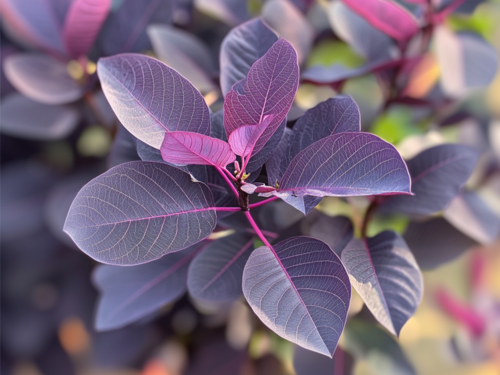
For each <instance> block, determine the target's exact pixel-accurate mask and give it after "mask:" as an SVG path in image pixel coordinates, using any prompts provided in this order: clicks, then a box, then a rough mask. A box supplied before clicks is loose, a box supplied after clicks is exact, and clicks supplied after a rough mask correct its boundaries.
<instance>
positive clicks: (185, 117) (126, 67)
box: [97, 54, 210, 149]
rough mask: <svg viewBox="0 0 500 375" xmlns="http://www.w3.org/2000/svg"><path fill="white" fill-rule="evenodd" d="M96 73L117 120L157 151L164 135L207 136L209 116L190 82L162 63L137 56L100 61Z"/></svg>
mask: <svg viewBox="0 0 500 375" xmlns="http://www.w3.org/2000/svg"><path fill="white" fill-rule="evenodd" d="M97 73H98V74H99V78H100V80H101V84H102V88H103V91H104V94H105V95H106V97H107V98H108V101H109V103H110V104H111V107H112V108H113V110H114V111H115V113H116V115H117V117H118V119H119V120H120V121H121V123H122V124H123V125H124V126H125V127H126V128H127V130H128V131H129V132H130V133H132V134H133V135H134V136H136V137H137V138H138V139H140V140H141V141H143V142H145V143H147V144H148V145H150V146H153V147H154V148H157V149H159V148H160V146H161V144H162V142H163V138H164V137H165V133H166V132H167V131H188V132H195V133H200V134H205V135H209V134H210V113H209V110H208V107H207V105H206V104H205V100H204V99H203V96H201V94H200V92H199V91H198V90H196V89H195V88H194V87H193V85H191V83H189V81H187V80H186V79H185V78H184V77H182V76H181V75H180V74H179V73H177V72H176V71H175V70H173V69H171V68H169V67H168V66H166V65H165V64H163V63H162V62H160V61H158V60H156V59H153V58H151V57H147V56H144V55H138V54H123V55H117V56H113V57H107V58H103V59H100V60H99V63H98V66H97Z"/></svg>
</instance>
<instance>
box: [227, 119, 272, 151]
mask: <svg viewBox="0 0 500 375" xmlns="http://www.w3.org/2000/svg"><path fill="white" fill-rule="evenodd" d="M273 118H274V116H273V115H269V116H265V117H264V120H263V121H262V122H261V123H260V124H258V125H244V126H241V127H239V128H238V129H236V130H235V131H234V132H232V133H231V135H230V136H229V140H228V142H229V145H230V146H231V150H233V151H234V153H235V154H236V155H239V156H243V157H247V156H252V155H255V154H256V153H257V152H259V151H260V150H261V149H258V148H257V147H256V144H257V142H258V140H259V139H260V137H261V136H262V133H264V132H265V131H266V129H267V128H268V127H269V125H270V124H271V122H272V121H273ZM260 146H261V147H264V144H261V145H260Z"/></svg>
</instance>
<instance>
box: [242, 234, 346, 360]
mask: <svg viewBox="0 0 500 375" xmlns="http://www.w3.org/2000/svg"><path fill="white" fill-rule="evenodd" d="M273 248H274V249H270V248H269V247H266V246H262V247H259V248H258V249H256V250H254V252H253V253H252V254H251V255H250V258H249V259H248V262H247V264H246V265H245V269H244V271H243V293H244V295H245V298H246V299H247V301H248V303H249V304H250V306H251V307H252V309H253V311H254V312H255V314H256V315H257V316H258V317H259V318H260V319H261V320H262V321H263V322H264V324H265V325H267V326H268V327H269V328H270V329H271V330H273V331H274V332H275V333H277V334H278V335H279V336H281V337H283V338H285V339H287V340H289V341H291V342H293V343H295V344H297V345H300V346H302V347H304V348H306V349H309V350H312V351H315V352H318V353H321V354H324V355H326V356H328V357H332V355H333V352H334V351H335V348H336V347H337V343H338V340H339V338H340V335H341V334H342V331H343V329H344V325H345V322H346V318H347V311H348V309H349V301H350V299H351V287H350V284H349V278H348V276H347V273H346V271H345V269H344V267H343V265H342V263H341V261H340V259H339V257H338V256H337V255H336V254H335V253H334V252H333V251H332V250H331V249H330V248H329V247H328V245H327V244H325V243H324V242H321V241H319V240H316V239H314V238H310V237H292V238H289V239H287V240H284V241H281V242H279V243H278V244H276V245H274V246H273Z"/></svg>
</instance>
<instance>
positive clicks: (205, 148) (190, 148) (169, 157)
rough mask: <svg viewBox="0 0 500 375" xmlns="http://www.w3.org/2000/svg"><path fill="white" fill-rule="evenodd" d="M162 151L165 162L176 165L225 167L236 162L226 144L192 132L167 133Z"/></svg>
mask: <svg viewBox="0 0 500 375" xmlns="http://www.w3.org/2000/svg"><path fill="white" fill-rule="evenodd" d="M160 151H161V156H162V158H163V160H165V161H166V162H169V163H173V164H176V165H189V164H198V165H214V166H216V167H225V166H226V165H228V164H230V163H232V162H234V161H235V160H236V155H235V154H234V153H233V152H232V151H231V149H230V148H229V145H228V144H227V143H226V142H224V141H221V140H220V139H217V138H212V137H209V136H208V135H203V134H199V133H192V132H168V133H165V138H164V139H163V143H162V145H161V148H160Z"/></svg>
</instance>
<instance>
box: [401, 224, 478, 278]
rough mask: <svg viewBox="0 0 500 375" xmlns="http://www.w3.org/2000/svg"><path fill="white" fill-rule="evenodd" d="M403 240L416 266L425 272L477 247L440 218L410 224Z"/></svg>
mask: <svg viewBox="0 0 500 375" xmlns="http://www.w3.org/2000/svg"><path fill="white" fill-rule="evenodd" d="M404 239H405V241H406V243H407V244H408V247H409V248H410V249H411V251H412V253H413V255H414V256H415V259H416V260H417V262H418V265H419V266H420V267H421V268H422V269H425V270H427V269H433V268H436V267H438V266H440V265H442V264H444V263H448V262H450V261H452V260H453V259H455V258H458V257H459V256H461V255H462V254H463V253H464V252H465V251H466V250H468V249H470V248H472V247H473V246H476V245H477V242H476V241H473V240H472V239H470V238H469V237H467V236H465V235H464V234H462V233H461V232H460V231H459V230H457V229H455V227H453V226H452V225H451V224H450V223H448V222H447V221H446V220H445V219H443V218H441V217H438V218H433V219H430V220H427V221H424V222H411V223H410V224H409V225H408V228H407V229H406V232H405V233H404Z"/></svg>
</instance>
